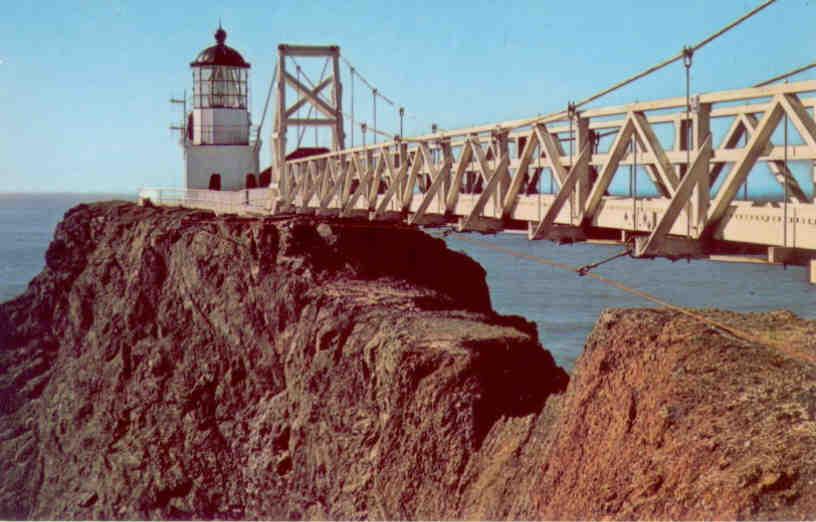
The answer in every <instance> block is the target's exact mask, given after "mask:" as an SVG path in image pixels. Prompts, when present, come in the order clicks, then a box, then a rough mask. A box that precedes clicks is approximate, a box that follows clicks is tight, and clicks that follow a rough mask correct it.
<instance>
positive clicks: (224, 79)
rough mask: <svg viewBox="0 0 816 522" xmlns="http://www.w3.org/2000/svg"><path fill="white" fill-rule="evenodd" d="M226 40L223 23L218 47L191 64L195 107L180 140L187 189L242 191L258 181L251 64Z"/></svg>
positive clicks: (216, 36)
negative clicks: (250, 98)
mask: <svg viewBox="0 0 816 522" xmlns="http://www.w3.org/2000/svg"><path fill="white" fill-rule="evenodd" d="M226 40H227V32H226V31H225V30H224V29H223V28H222V27H221V26H220V24H219V27H218V30H217V31H216V32H215V45H213V46H211V47H207V48H206V49H204V50H203V51H201V52H200V53H199V54H198V56H197V57H196V59H195V60H194V61H193V62H192V63H190V68H191V69H192V72H193V99H192V102H193V104H192V105H193V107H192V110H191V111H190V112H189V113H188V114H187V116H186V118H187V121H186V125H185V132H184V137H183V139H182V145H183V147H184V159H185V176H184V182H185V187H186V188H191V189H215V190H239V189H244V188H254V186H255V185H256V183H257V176H258V172H259V168H258V167H259V163H258V151H259V149H260V143H257V142H255V141H253V140H252V139H251V135H250V128H251V125H252V121H251V115H250V113H249V103H248V102H249V81H248V80H249V69H250V64H249V63H248V62H247V61H246V60H244V58H243V56H241V54H240V53H239V52H238V51H236V50H235V49H233V48H231V47H228V46H227V45H226V43H225V42H226Z"/></svg>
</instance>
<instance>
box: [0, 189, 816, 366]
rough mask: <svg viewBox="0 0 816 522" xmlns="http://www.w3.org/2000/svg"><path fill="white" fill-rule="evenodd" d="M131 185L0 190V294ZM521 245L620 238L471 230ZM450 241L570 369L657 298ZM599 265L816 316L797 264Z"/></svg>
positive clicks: (581, 259) (703, 303)
mask: <svg viewBox="0 0 816 522" xmlns="http://www.w3.org/2000/svg"><path fill="white" fill-rule="evenodd" d="M135 197H136V196H135V194H116V195H111V194H0V302H4V301H7V300H9V299H11V298H13V297H15V296H17V295H19V294H21V293H23V292H24V291H25V289H26V286H27V285H28V282H29V281H30V280H31V279H32V278H33V277H34V276H35V275H36V274H37V273H39V272H40V271H41V270H42V268H43V266H44V265H45V259H44V256H45V250H46V248H47V247H48V244H49V242H50V241H51V238H52V236H53V232H54V227H55V226H56V225H57V223H58V222H59V221H60V219H62V216H63V214H64V213H65V212H66V211H67V210H68V209H69V208H71V207H72V206H74V205H76V204H78V203H83V202H91V201H102V200H110V199H125V200H135ZM472 237H474V238H477V239H480V240H482V241H487V242H490V243H493V244H496V245H500V246H503V247H506V248H509V249H512V250H515V251H518V252H523V253H527V254H532V255H535V256H539V257H543V258H546V259H550V260H553V261H558V262H561V263H565V264H568V265H570V266H581V265H584V264H587V263H591V262H594V261H598V260H600V259H603V258H605V257H608V256H610V255H612V254H614V253H616V252H618V251H619V250H620V247H617V246H602V245H587V244H580V243H579V244H575V245H562V246H558V245H555V244H553V243H550V242H547V241H527V239H526V237H525V236H523V235H519V234H498V235H495V236H478V235H476V236H472ZM446 241H447V242H448V245H449V246H450V247H451V248H453V249H455V250H459V251H463V252H465V253H466V254H468V255H470V256H471V257H472V258H474V259H475V260H476V261H478V262H479V263H480V264H481V265H482V266H483V267H484V268H485V270H486V271H487V281H488V285H489V286H490V295H491V300H492V302H493V307H494V308H495V309H496V310H497V311H498V312H500V313H505V314H516V315H521V316H524V317H526V318H527V319H529V320H531V321H535V322H536V323H537V325H538V330H539V337H540V338H541V342H542V344H543V345H544V346H545V347H546V348H547V349H549V350H550V351H551V352H552V353H553V356H554V357H555V359H556V361H557V362H558V363H559V364H560V365H562V366H564V367H565V368H567V369H571V368H572V366H573V364H574V362H575V359H576V358H577V357H578V355H580V353H581V350H582V349H583V344H584V340H585V339H586V336H587V335H588V334H589V332H590V331H591V329H592V327H593V325H594V324H595V321H596V319H597V317H598V315H599V314H600V312H601V311H602V310H604V309H606V308H615V307H643V306H653V305H652V304H651V303H648V302H645V301H643V300H642V299H640V298H637V297H635V296H632V295H630V294H627V293H625V292H622V291H620V290H618V289H616V288H613V287H609V286H607V285H604V284H602V283H600V282H598V281H596V280H593V279H590V278H586V277H578V276H577V275H576V274H574V273H570V272H566V271H562V270H558V269H555V268H552V267H549V266H545V265H541V264H538V263H534V262H531V261H528V260H525V259H519V258H516V257H512V256H508V255H506V254H502V253H500V252H495V251H493V250H489V249H486V248H484V247H481V246H478V245H473V244H470V243H464V242H462V241H457V240H456V239H455V235H454V236H450V237H448V238H447V239H446ZM595 272H596V273H598V274H600V275H604V276H607V277H609V278H612V279H615V280H618V281H620V282H622V283H624V284H626V285H628V286H631V287H634V288H637V289H640V290H644V291H646V292H649V293H652V294H654V295H656V296H658V297H660V298H662V299H664V300H666V301H668V302H670V303H673V304H676V305H681V306H687V307H695V308H724V309H729V310H735V311H741V312H754V311H768V310H777V309H786V310H790V311H792V312H794V313H796V314H797V315H799V316H801V317H806V318H810V319H814V318H816V286H814V285H810V284H808V282H807V273H806V270H805V269H804V268H802V267H788V268H787V269H785V268H783V267H781V266H771V265H759V264H737V263H718V262H712V261H692V262H690V263H687V262H685V261H678V262H674V263H672V262H670V261H667V260H659V259H658V260H652V261H644V260H634V259H629V258H621V259H618V260H615V261H612V262H611V263H608V264H605V265H603V266H601V267H599V268H596V269H595Z"/></svg>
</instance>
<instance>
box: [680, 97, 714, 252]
mask: <svg viewBox="0 0 816 522" xmlns="http://www.w3.org/2000/svg"><path fill="white" fill-rule="evenodd" d="M689 126H691V129H689ZM689 130H691V132H689ZM677 131H678V136H677V137H676V141H677V143H678V145H679V149H680V150H691V151H692V155H694V154H696V153H697V152H699V151H700V149H701V148H702V147H703V146H704V144H705V141H706V139H707V138H708V135H709V133H710V132H711V104H710V103H700V104H697V107H695V108H694V112H693V113H692V115H691V121H687V120H682V121H681V123H680V125H679V126H678V127H677ZM689 134H691V136H689ZM689 138H691V143H689V141H688V139H689ZM689 169H691V165H685V164H684V165H681V166H680V173H681V176H680V177H681V178H682V177H685V175H686V174H688V171H689ZM709 184H710V183H709V168H708V166H706V168H705V173H704V175H703V176H701V179H700V181H699V182H698V183H696V184H695V186H694V191H693V193H692V195H691V198H690V200H689V204H688V205H687V207H686V208H687V209H688V210H690V211H691V215H690V216H689V219H690V220H691V226H690V227H689V229H690V232H691V233H692V234H693V235H694V236H695V237H699V235H700V234H701V233H702V231H703V229H704V228H705V224H706V223H705V221H706V218H707V215H708V205H709V203H710V192H709V190H710V189H709Z"/></svg>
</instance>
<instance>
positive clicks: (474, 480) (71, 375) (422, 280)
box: [0, 204, 567, 519]
mask: <svg viewBox="0 0 816 522" xmlns="http://www.w3.org/2000/svg"><path fill="white" fill-rule="evenodd" d="M420 253H421V255H420ZM46 260H47V267H46V269H45V270H44V271H43V273H42V274H40V275H39V276H38V277H37V278H36V279H35V280H34V281H33V282H32V283H31V285H30V287H29V289H28V291H27V292H26V293H25V294H24V295H22V296H21V297H19V298H18V299H16V300H14V301H11V302H9V303H6V304H5V305H2V307H0V361H1V364H0V367H2V373H1V374H0V400H1V401H2V403H1V407H2V410H1V411H0V414H1V415H2V417H0V517H3V518H5V517H12V518H23V517H33V518H131V519H132V518H146V517H147V518H179V517H182V518H188V517H195V518H212V517H216V518H300V517H308V518H328V517H330V518H363V517H373V518H402V517H412V518H413V517H422V518H428V517H434V518H437V517H445V518H449V517H461V516H502V515H503V514H506V512H507V510H509V509H511V508H512V507H513V506H518V508H517V509H519V510H524V509H530V506H531V500H532V497H530V496H529V495H526V496H524V497H523V498H516V497H515V494H516V493H517V490H516V489H514V488H510V487H506V491H505V490H500V488H497V487H496V484H502V485H504V484H505V483H506V482H507V481H508V480H514V479H516V478H517V475H519V473H521V472H522V471H523V470H522V469H521V467H520V466H519V465H517V464H514V463H515V462H516V461H517V460H518V459H519V457H520V456H521V454H522V452H521V450H520V448H522V446H525V444H524V442H525V441H526V440H527V439H528V438H529V437H531V435H532V434H534V433H535V430H536V429H537V428H538V427H539V425H540V423H538V422H536V421H537V419H538V417H539V412H541V411H542V409H543V408H544V406H545V404H546V401H547V398H548V396H549V395H550V394H552V393H557V392H561V391H563V389H564V388H565V386H566V384H567V375H566V374H565V373H564V372H563V371H562V370H561V369H560V368H558V367H557V366H555V364H554V362H553V359H552V357H551V356H550V355H549V353H548V352H546V351H544V350H542V349H541V348H540V345H539V344H538V342H537V337H536V331H535V327H534V326H533V325H532V324H530V323H528V322H526V321H524V320H523V319H521V318H518V317H501V316H498V315H496V314H494V313H493V312H492V311H491V308H490V302H489V294H488V292H487V287H486V285H485V282H484V271H483V270H482V269H481V267H479V266H478V265H477V264H476V263H475V262H473V261H471V260H470V259H469V258H467V257H466V256H464V255H462V254H458V253H454V252H452V251H450V250H448V249H447V248H446V247H445V245H444V243H443V242H442V241H441V240H437V239H432V238H430V237H429V236H427V235H425V234H424V233H422V232H419V231H416V230H408V229H406V230H400V231H397V232H396V233H395V232H394V231H393V230H392V231H389V232H384V231H382V230H378V229H372V228H369V227H368V226H367V225H366V224H364V223H358V224H354V223H352V224H347V225H340V224H337V223H325V222H324V223H321V224H316V223H313V222H311V221H310V220H308V219H289V220H282V221H274V220H271V219H266V220H260V219H254V220H253V219H238V218H234V217H233V218H229V217H215V216H214V215H212V214H209V213H203V212H193V211H184V210H167V209H151V208H140V207H137V206H134V205H130V204H97V205H92V206H79V207H77V208H75V209H73V210H72V211H70V212H69V213H68V214H67V215H66V217H65V219H64V221H63V222H62V223H61V224H60V225H59V227H58V229H57V231H56V235H55V239H54V241H53V243H52V244H51V246H50V248H49V249H48V253H47V255H46ZM528 446H530V447H535V445H528ZM507 452H509V453H507ZM514 452H515V453H514ZM499 464H501V465H499ZM536 465H537V464H536V463H535V462H534V461H531V462H530V463H529V465H528V466H527V469H528V470H529V469H531V468H532V467H535V466H536ZM519 480H520V479H519ZM486 490H490V492H486Z"/></svg>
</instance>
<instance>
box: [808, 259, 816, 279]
mask: <svg viewBox="0 0 816 522" xmlns="http://www.w3.org/2000/svg"><path fill="white" fill-rule="evenodd" d="M808 264H809V266H808V276H809V277H808V280H809V281H810V284H812V285H816V259H811V260H810V263H808Z"/></svg>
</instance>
